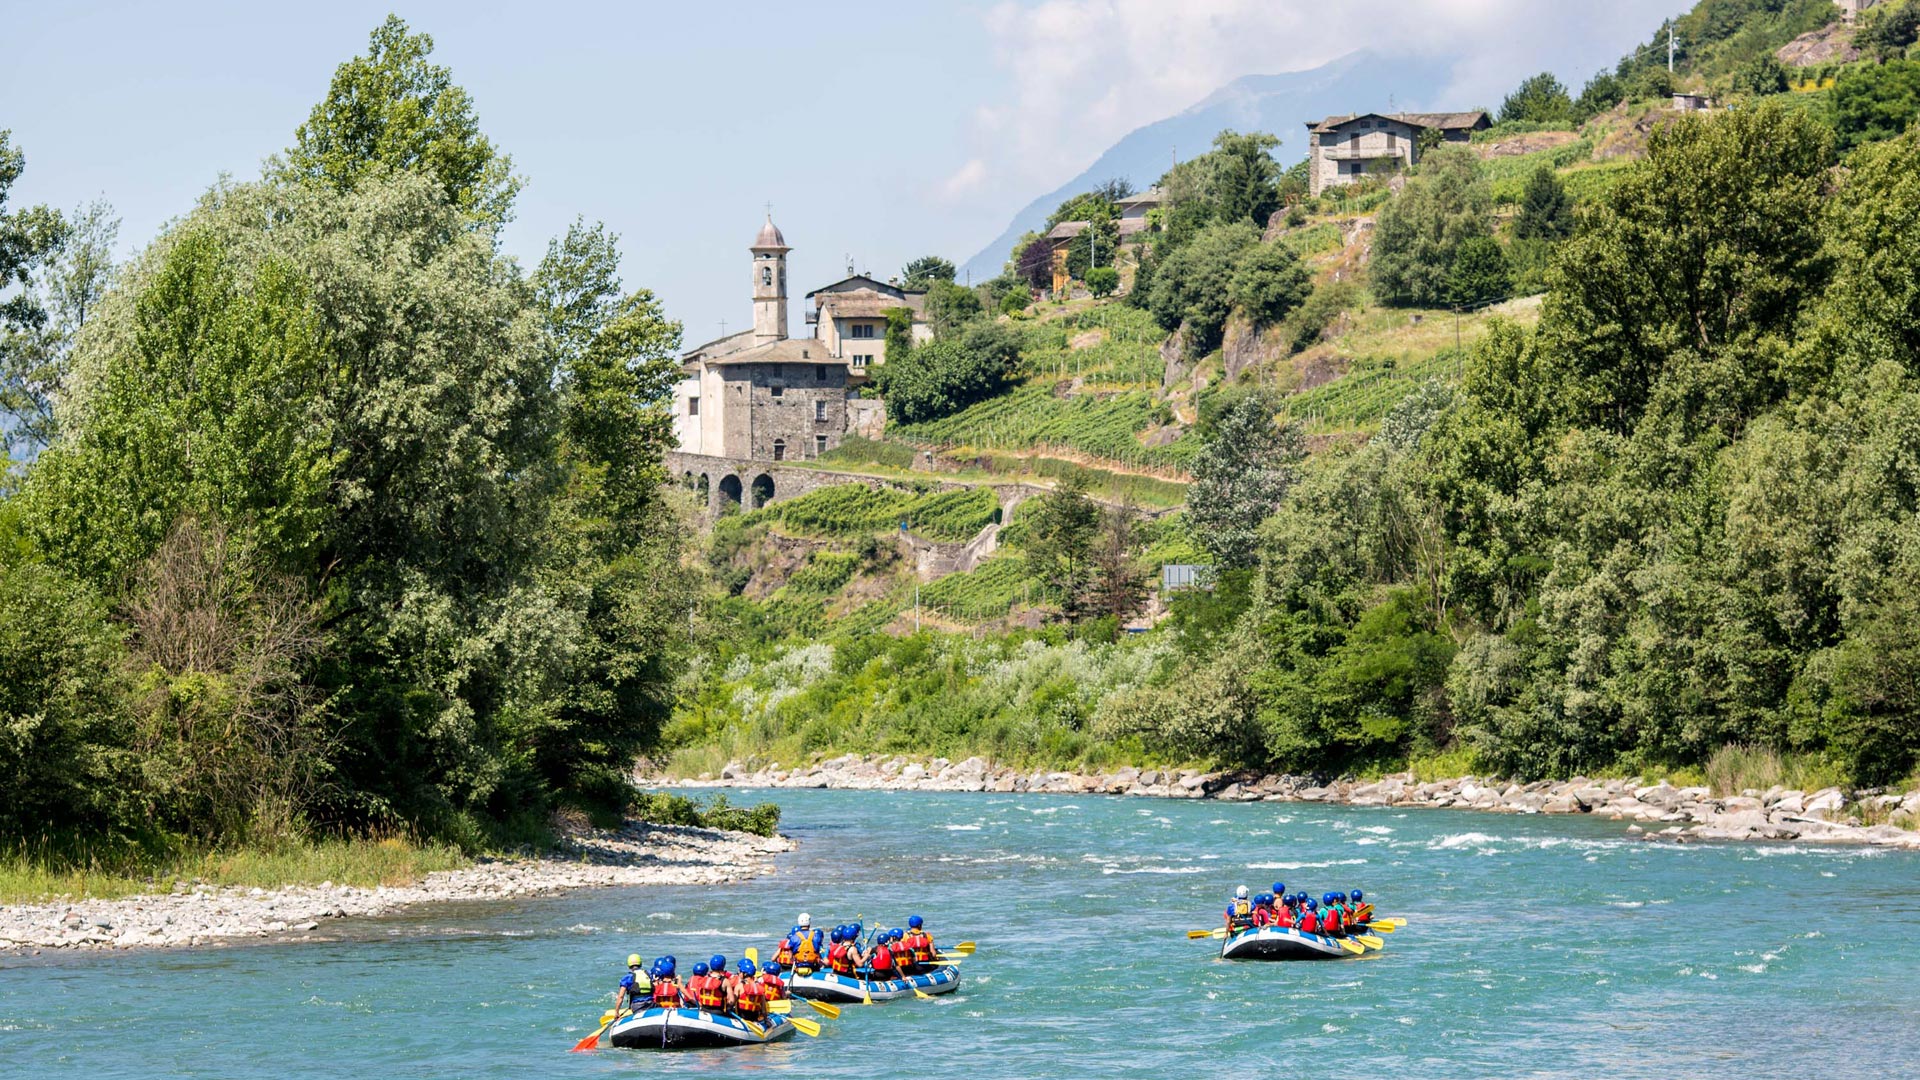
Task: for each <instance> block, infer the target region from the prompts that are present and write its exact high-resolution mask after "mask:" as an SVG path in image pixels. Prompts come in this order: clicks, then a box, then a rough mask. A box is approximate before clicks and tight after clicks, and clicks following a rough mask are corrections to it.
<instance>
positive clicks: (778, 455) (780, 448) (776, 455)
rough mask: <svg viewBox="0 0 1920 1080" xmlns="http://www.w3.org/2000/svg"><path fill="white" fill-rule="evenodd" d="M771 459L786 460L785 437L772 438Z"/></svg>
mask: <svg viewBox="0 0 1920 1080" xmlns="http://www.w3.org/2000/svg"><path fill="white" fill-rule="evenodd" d="M773 460H775V461H785V460H787V440H785V439H775V440H773Z"/></svg>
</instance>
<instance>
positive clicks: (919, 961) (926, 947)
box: [900, 915, 940, 975]
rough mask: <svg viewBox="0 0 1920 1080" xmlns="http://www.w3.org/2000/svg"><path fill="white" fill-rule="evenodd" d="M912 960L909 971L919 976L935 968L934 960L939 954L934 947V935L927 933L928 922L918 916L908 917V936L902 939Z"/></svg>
mask: <svg viewBox="0 0 1920 1080" xmlns="http://www.w3.org/2000/svg"><path fill="white" fill-rule="evenodd" d="M900 943H901V944H902V945H904V946H906V949H907V955H908V956H909V957H910V958H911V962H910V963H909V964H908V967H907V971H908V973H909V974H914V975H917V974H919V973H920V972H923V971H925V970H926V969H928V968H930V967H932V966H933V958H934V957H935V956H936V955H938V954H939V951H940V950H938V949H936V948H934V947H933V935H932V934H929V933H927V920H925V919H923V918H921V917H920V916H918V915H909V916H907V936H906V937H905V938H902V939H901V942H900Z"/></svg>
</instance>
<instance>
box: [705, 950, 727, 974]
mask: <svg viewBox="0 0 1920 1080" xmlns="http://www.w3.org/2000/svg"><path fill="white" fill-rule="evenodd" d="M726 967H727V958H726V957H724V956H721V955H720V954H719V953H714V954H713V955H712V956H709V957H707V970H709V971H725V970H726Z"/></svg>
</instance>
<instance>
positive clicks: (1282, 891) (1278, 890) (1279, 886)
mask: <svg viewBox="0 0 1920 1080" xmlns="http://www.w3.org/2000/svg"><path fill="white" fill-rule="evenodd" d="M1273 895H1275V896H1285V895H1287V886H1286V883H1285V882H1280V881H1276V882H1274V883H1273Z"/></svg>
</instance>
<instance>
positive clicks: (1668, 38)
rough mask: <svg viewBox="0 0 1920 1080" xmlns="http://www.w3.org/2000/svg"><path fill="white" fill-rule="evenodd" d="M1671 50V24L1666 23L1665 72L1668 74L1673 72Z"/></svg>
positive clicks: (1672, 41)
mask: <svg viewBox="0 0 1920 1080" xmlns="http://www.w3.org/2000/svg"><path fill="white" fill-rule="evenodd" d="M1673 50H1674V38H1673V24H1672V23H1668V24H1667V74H1669V75H1671V74H1673Z"/></svg>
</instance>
